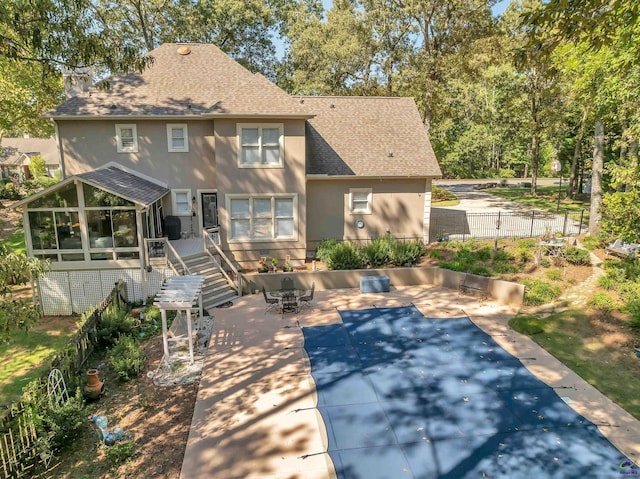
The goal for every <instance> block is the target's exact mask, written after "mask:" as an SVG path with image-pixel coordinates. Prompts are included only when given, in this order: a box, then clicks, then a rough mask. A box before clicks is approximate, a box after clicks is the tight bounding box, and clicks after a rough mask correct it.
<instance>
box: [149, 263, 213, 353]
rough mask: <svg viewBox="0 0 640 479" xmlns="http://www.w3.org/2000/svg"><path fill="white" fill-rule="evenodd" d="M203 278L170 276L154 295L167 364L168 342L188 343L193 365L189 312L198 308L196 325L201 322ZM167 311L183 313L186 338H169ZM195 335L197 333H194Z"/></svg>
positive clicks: (197, 276)
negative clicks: (160, 321) (185, 322)
mask: <svg viewBox="0 0 640 479" xmlns="http://www.w3.org/2000/svg"><path fill="white" fill-rule="evenodd" d="M204 279H205V277H204V276H200V275H191V276H171V277H169V278H168V279H167V280H166V281H165V283H164V284H163V285H162V289H161V290H160V292H159V293H158V294H157V295H156V297H155V300H154V302H153V304H154V306H157V307H158V308H160V314H161V316H162V341H163V345H164V357H165V361H166V362H169V341H174V342H175V341H188V342H189V359H190V362H191V363H193V338H194V336H193V334H194V331H193V326H192V324H191V310H192V309H193V308H194V307H196V306H197V307H198V315H199V316H198V323H200V322H201V321H202V317H203V308H202V284H203V283H204ZM167 311H178V312H179V311H184V313H185V317H186V318H187V337H186V338H184V337H180V338H169V337H168V333H167ZM195 334H197V331H195Z"/></svg>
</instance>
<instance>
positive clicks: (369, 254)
mask: <svg viewBox="0 0 640 479" xmlns="http://www.w3.org/2000/svg"><path fill="white" fill-rule="evenodd" d="M395 244H396V241H395V240H394V239H393V238H392V237H391V235H385V236H383V237H381V238H376V239H374V240H373V241H371V243H369V244H368V245H366V246H364V247H362V248H361V249H360V254H361V255H362V258H363V260H364V262H365V263H366V264H368V265H370V266H372V267H374V268H376V267H379V266H382V265H384V264H387V263H388V262H389V260H390V255H391V250H392V248H394V247H395Z"/></svg>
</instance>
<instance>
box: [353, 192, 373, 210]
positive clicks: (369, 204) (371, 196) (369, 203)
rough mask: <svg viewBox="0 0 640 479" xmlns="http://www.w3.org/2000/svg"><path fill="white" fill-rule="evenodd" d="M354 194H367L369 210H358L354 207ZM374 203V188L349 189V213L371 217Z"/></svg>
mask: <svg viewBox="0 0 640 479" xmlns="http://www.w3.org/2000/svg"><path fill="white" fill-rule="evenodd" d="M354 193H367V208H366V209H364V210H362V209H356V207H355V205H354V198H353V196H354ZM372 201H373V190H372V188H349V212H350V213H351V214H352V215H370V214H371V203H372Z"/></svg>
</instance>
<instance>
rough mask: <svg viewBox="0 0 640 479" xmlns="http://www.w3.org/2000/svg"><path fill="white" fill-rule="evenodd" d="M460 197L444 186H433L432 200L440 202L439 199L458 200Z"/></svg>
mask: <svg viewBox="0 0 640 479" xmlns="http://www.w3.org/2000/svg"><path fill="white" fill-rule="evenodd" d="M457 199H458V198H457V197H456V195H454V194H453V193H451V192H450V191H448V190H445V189H444V188H440V187H439V186H435V185H434V186H433V187H432V188H431V201H432V202H438V201H453V200H457Z"/></svg>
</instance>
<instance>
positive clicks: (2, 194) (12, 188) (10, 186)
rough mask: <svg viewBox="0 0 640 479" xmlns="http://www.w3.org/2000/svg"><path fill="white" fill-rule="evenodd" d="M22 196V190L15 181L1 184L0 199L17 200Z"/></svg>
mask: <svg viewBox="0 0 640 479" xmlns="http://www.w3.org/2000/svg"><path fill="white" fill-rule="evenodd" d="M21 198H22V195H21V194H20V190H19V189H18V187H17V186H16V185H15V184H14V183H5V184H4V185H0V200H10V201H15V200H19V199H21Z"/></svg>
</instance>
